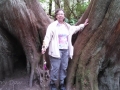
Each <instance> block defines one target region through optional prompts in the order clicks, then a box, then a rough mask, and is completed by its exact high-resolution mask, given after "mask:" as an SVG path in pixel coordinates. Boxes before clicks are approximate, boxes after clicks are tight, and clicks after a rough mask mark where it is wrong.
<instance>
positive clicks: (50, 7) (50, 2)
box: [49, 0, 52, 16]
mask: <svg viewBox="0 0 120 90" xmlns="http://www.w3.org/2000/svg"><path fill="white" fill-rule="evenodd" d="M51 12H52V0H49V15H50V16H51Z"/></svg>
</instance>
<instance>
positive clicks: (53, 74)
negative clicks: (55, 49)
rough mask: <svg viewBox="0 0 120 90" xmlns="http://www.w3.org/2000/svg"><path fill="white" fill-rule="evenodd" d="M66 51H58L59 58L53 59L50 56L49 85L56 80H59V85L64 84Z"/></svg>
mask: <svg viewBox="0 0 120 90" xmlns="http://www.w3.org/2000/svg"><path fill="white" fill-rule="evenodd" d="M68 60H69V59H68V50H67V49H60V58H55V57H51V56H50V63H51V69H50V79H51V84H52V83H54V81H56V80H60V84H63V83H64V79H65V78H66V75H67V71H66V69H67V67H68Z"/></svg>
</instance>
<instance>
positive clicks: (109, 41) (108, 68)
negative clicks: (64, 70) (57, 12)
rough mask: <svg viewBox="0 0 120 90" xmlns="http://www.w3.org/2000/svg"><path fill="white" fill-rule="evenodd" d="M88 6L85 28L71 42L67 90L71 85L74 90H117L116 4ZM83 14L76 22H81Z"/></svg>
mask: <svg viewBox="0 0 120 90" xmlns="http://www.w3.org/2000/svg"><path fill="white" fill-rule="evenodd" d="M91 3H92V4H90V6H91V5H92V8H91V10H90V12H89V14H88V15H89V16H88V18H89V25H88V26H87V27H86V28H85V29H84V31H83V32H81V33H78V37H77V39H76V41H75V43H74V58H73V60H71V61H70V64H69V67H68V77H67V90H71V87H72V85H73V84H75V85H76V90H119V89H120V87H119V86H120V81H119V80H120V79H119V75H120V74H119V68H120V66H119V65H120V63H119V54H120V52H119V49H118V48H119V34H120V33H119V31H120V29H119V26H120V23H119V20H120V12H119V9H120V1H119V0H105V1H101V0H91ZM90 6H89V7H88V9H89V8H90ZM86 13H87V12H86ZM86 13H85V14H84V15H83V17H82V19H80V21H81V20H85V17H86ZM80 21H79V22H80ZM81 22H82V21H81ZM78 24H79V23H78ZM115 80H116V81H115ZM114 83H115V84H114Z"/></svg>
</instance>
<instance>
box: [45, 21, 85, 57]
mask: <svg viewBox="0 0 120 90" xmlns="http://www.w3.org/2000/svg"><path fill="white" fill-rule="evenodd" d="M57 24H58V21H54V22H52V23H51V24H50V25H49V26H48V28H47V31H46V35H45V38H44V44H45V48H46V49H47V48H48V47H49V52H48V54H49V55H50V56H52V57H56V58H60V52H59V45H58V44H59V43H58V33H57V29H56V26H57ZM65 25H66V27H67V28H68V30H69V35H68V49H69V56H70V58H71V59H72V57H73V50H74V48H73V46H72V42H71V39H72V35H73V34H74V33H76V32H77V31H79V30H82V29H83V28H84V24H80V25H79V26H71V25H69V24H68V23H65Z"/></svg>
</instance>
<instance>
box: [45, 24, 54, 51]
mask: <svg viewBox="0 0 120 90" xmlns="http://www.w3.org/2000/svg"><path fill="white" fill-rule="evenodd" d="M51 27H52V26H51V25H49V26H48V28H47V31H46V34H45V37H44V40H43V43H44V48H45V49H47V48H48V46H49V43H50V41H51V38H52V28H51Z"/></svg>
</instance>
